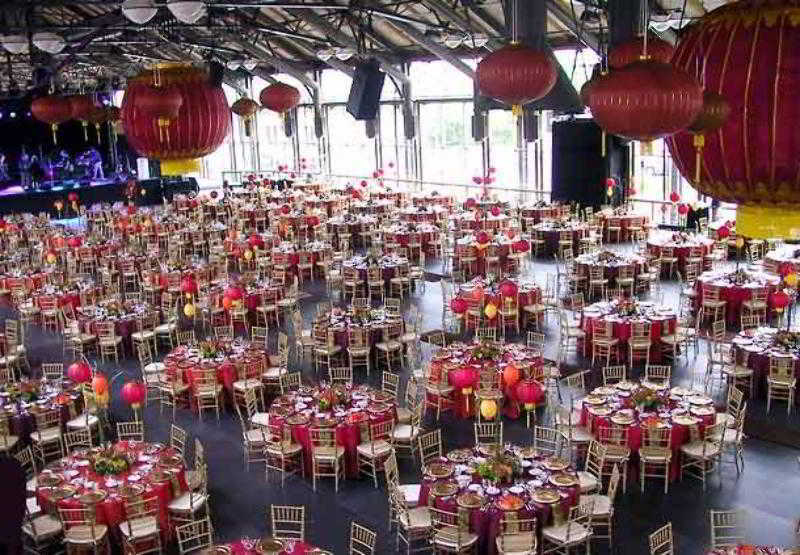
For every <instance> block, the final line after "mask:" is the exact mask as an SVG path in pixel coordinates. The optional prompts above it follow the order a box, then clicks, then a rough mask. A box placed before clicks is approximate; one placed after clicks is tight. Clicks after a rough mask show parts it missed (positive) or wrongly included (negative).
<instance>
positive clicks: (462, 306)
mask: <svg viewBox="0 0 800 555" xmlns="http://www.w3.org/2000/svg"><path fill="white" fill-rule="evenodd" d="M467 308H468V304H467V301H465V300H464V299H462V298H461V297H456V298H454V299H453V300H451V301H450V310H452V311H453V312H454V313H455V314H464V313H465V312H466V311H467Z"/></svg>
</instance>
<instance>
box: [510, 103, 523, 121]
mask: <svg viewBox="0 0 800 555" xmlns="http://www.w3.org/2000/svg"><path fill="white" fill-rule="evenodd" d="M511 113H512V114H514V116H515V117H518V118H521V117H522V104H512V105H511Z"/></svg>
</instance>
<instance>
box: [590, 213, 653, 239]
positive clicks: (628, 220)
mask: <svg viewBox="0 0 800 555" xmlns="http://www.w3.org/2000/svg"><path fill="white" fill-rule="evenodd" d="M599 216H600V218H601V219H602V222H603V237H606V228H607V227H608V225H609V222H610V221H613V222H615V223H617V224H619V228H620V234H619V241H629V240H630V239H631V232H630V231H629V230H630V228H631V227H644V226H645V225H646V224H647V218H646V217H645V216H639V215H638V214H622V215H619V216H618V215H614V214H604V213H603V212H600V213H599ZM613 239H614V241H613V242H619V241H617V240H616V239H617V238H616V237H613Z"/></svg>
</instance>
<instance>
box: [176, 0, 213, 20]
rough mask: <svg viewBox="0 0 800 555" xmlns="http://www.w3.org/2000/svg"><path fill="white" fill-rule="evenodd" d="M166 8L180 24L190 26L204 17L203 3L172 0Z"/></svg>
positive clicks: (192, 0)
mask: <svg viewBox="0 0 800 555" xmlns="http://www.w3.org/2000/svg"><path fill="white" fill-rule="evenodd" d="M167 8H169V11H170V12H172V15H174V16H175V19H177V20H178V21H180V22H181V23H187V24H189V25H192V24H194V23H197V22H198V21H200V19H201V18H202V17H203V16H205V15H206V4H205V2H198V1H195V0H172V1H171V2H168V3H167Z"/></svg>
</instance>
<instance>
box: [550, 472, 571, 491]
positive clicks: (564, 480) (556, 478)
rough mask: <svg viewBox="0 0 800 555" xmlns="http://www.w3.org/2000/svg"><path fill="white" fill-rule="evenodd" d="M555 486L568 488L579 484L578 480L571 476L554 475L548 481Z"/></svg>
mask: <svg viewBox="0 0 800 555" xmlns="http://www.w3.org/2000/svg"><path fill="white" fill-rule="evenodd" d="M548 481H549V482H550V483H551V484H553V485H554V486H559V487H562V488H567V487H570V486H574V485H575V484H577V483H578V481H577V479H575V478H574V477H573V476H570V475H569V474H553V475H552V476H550V478H549V480H548Z"/></svg>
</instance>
